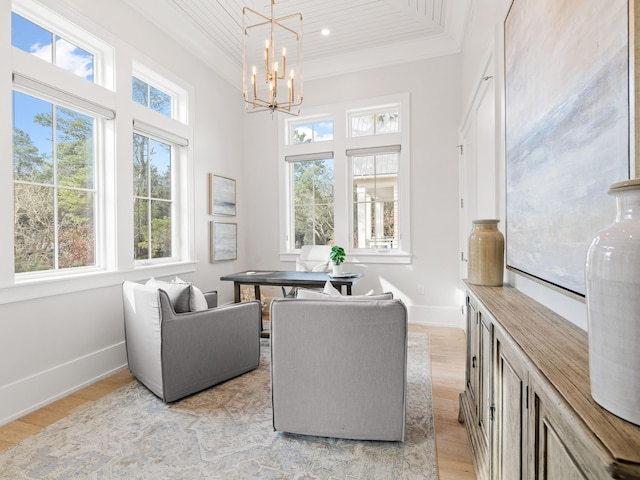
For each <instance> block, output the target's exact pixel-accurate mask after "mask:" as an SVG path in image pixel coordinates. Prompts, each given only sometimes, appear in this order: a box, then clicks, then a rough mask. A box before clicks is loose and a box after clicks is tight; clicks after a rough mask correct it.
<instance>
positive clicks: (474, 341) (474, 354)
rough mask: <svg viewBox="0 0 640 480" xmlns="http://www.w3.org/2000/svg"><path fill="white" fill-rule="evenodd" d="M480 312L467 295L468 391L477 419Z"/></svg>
mask: <svg viewBox="0 0 640 480" xmlns="http://www.w3.org/2000/svg"><path fill="white" fill-rule="evenodd" d="M479 321H480V318H479V313H478V306H477V304H476V303H475V302H474V300H473V299H472V298H471V297H467V335H468V338H467V391H468V392H469V396H470V399H471V404H472V408H473V410H474V413H475V420H476V422H477V419H478V383H479V376H480V374H479V372H480V369H479V358H478V357H479V355H478V346H479V341H478V338H479Z"/></svg>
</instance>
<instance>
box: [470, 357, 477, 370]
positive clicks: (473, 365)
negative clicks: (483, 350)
mask: <svg viewBox="0 0 640 480" xmlns="http://www.w3.org/2000/svg"><path fill="white" fill-rule="evenodd" d="M477 359H478V358H477V357H476V356H475V355H474V356H473V357H472V358H471V368H476V360H477Z"/></svg>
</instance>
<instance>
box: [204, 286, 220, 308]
mask: <svg viewBox="0 0 640 480" xmlns="http://www.w3.org/2000/svg"><path fill="white" fill-rule="evenodd" d="M204 298H205V300H206V301H207V305H208V306H209V308H216V307H217V306H218V292H217V291H215V290H214V291H212V292H205V293H204Z"/></svg>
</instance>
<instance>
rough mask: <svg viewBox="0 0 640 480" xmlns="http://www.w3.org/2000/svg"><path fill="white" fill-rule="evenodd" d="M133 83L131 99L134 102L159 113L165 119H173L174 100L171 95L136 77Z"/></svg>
mask: <svg viewBox="0 0 640 480" xmlns="http://www.w3.org/2000/svg"><path fill="white" fill-rule="evenodd" d="M132 83H133V84H132V87H133V89H132V95H131V97H132V100H133V101H134V102H136V103H139V104H140V105H143V106H145V107H147V108H150V109H151V110H153V111H156V112H159V113H161V114H162V115H164V116H165V117H169V118H171V117H172V111H173V108H172V107H173V98H172V97H171V95H169V94H168V93H167V92H164V91H163V90H160V89H159V88H157V87H154V86H153V85H151V84H149V83H147V82H145V81H144V80H140V79H139V78H137V77H135V76H134V77H133V82H132Z"/></svg>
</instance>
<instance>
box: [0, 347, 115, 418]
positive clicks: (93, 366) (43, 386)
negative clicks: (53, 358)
mask: <svg viewBox="0 0 640 480" xmlns="http://www.w3.org/2000/svg"><path fill="white" fill-rule="evenodd" d="M126 359H127V355H126V348H125V343H124V341H123V342H119V343H116V344H114V345H111V346H109V347H105V348H103V349H101V350H97V351H95V352H92V353H90V354H87V355H84V356H82V357H79V358H76V359H73V360H71V361H69V362H66V363H63V364H61V365H57V366H55V367H52V368H49V369H47V370H44V371H42V372H39V373H36V374H34V375H31V376H29V377H26V378H22V379H20V380H17V381H15V382H12V383H9V384H7V385H3V386H1V387H0V398H2V399H3V400H2V403H1V404H0V426H2V425H6V424H7V423H10V422H13V421H14V420H17V419H19V418H21V417H23V416H25V415H27V414H29V413H31V412H33V411H35V410H38V409H39V408H42V407H44V406H46V405H48V404H50V403H52V402H55V401H56V400H59V399H61V398H63V397H66V396H67V395H70V394H72V393H74V392H76V391H78V390H81V389H82V388H85V387H86V386H88V385H91V384H92V383H95V382H97V381H99V380H102V379H103V378H106V377H108V376H110V375H113V374H114V373H116V372H118V371H120V370H122V369H123V368H125V367H126V366H127V360H126Z"/></svg>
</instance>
